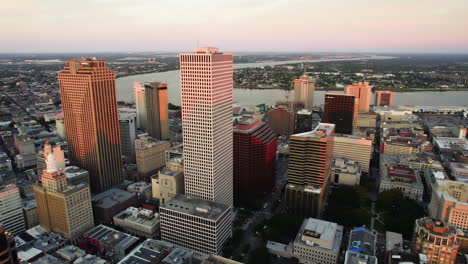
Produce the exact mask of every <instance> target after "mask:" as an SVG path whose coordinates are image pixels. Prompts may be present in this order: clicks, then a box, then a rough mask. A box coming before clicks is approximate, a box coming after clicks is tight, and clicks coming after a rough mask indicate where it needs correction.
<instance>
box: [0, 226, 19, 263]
mask: <svg viewBox="0 0 468 264" xmlns="http://www.w3.org/2000/svg"><path fill="white" fill-rule="evenodd" d="M0 263H1V264H17V263H19V260H18V254H17V253H16V243H15V238H14V237H13V235H12V234H11V233H9V232H8V231H6V230H5V229H4V227H3V225H2V224H0Z"/></svg>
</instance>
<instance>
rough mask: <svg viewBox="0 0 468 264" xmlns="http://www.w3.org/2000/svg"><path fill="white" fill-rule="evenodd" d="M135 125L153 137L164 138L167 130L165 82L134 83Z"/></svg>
mask: <svg viewBox="0 0 468 264" xmlns="http://www.w3.org/2000/svg"><path fill="white" fill-rule="evenodd" d="M134 88H135V102H136V109H137V126H138V128H139V129H141V130H144V131H146V132H148V134H149V135H150V136H152V137H154V138H157V139H160V140H166V139H169V138H170V137H171V135H170V132H169V110H168V97H167V96H168V94H167V84H166V83H160V82H148V83H138V82H136V83H135V84H134Z"/></svg>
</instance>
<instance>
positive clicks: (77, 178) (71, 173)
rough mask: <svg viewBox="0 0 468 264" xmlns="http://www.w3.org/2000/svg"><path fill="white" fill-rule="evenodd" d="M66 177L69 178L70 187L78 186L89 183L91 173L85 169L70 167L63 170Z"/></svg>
mask: <svg viewBox="0 0 468 264" xmlns="http://www.w3.org/2000/svg"><path fill="white" fill-rule="evenodd" d="M63 173H64V174H65V177H67V183H68V184H69V185H78V184H80V183H84V184H90V183H89V172H88V171H87V170H85V169H83V168H80V167H77V166H68V167H65V168H64V169H63Z"/></svg>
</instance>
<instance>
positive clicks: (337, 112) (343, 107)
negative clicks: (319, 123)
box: [323, 94, 357, 134]
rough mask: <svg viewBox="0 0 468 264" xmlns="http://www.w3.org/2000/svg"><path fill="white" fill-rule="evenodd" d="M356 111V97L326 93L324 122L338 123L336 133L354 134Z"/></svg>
mask: <svg viewBox="0 0 468 264" xmlns="http://www.w3.org/2000/svg"><path fill="white" fill-rule="evenodd" d="M356 117H357V115H356V113H355V97H354V96H353V95H346V94H326V95H325V107H324V110H323V122H325V123H331V124H335V125H336V130H335V132H336V133H342V134H352V133H353V122H354V118H356Z"/></svg>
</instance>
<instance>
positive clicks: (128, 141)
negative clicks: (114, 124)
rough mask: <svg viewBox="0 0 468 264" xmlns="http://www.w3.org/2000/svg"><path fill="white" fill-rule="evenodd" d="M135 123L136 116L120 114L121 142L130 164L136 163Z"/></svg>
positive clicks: (123, 152)
mask: <svg viewBox="0 0 468 264" xmlns="http://www.w3.org/2000/svg"><path fill="white" fill-rule="evenodd" d="M135 123H136V116H135V114H133V113H132V114H126V113H125V114H123V113H122V114H119V124H120V142H121V143H122V145H121V146H122V154H123V155H124V156H125V159H126V160H127V161H128V162H134V161H135V139H136V128H135Z"/></svg>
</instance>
